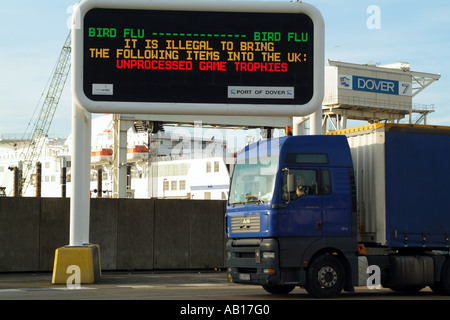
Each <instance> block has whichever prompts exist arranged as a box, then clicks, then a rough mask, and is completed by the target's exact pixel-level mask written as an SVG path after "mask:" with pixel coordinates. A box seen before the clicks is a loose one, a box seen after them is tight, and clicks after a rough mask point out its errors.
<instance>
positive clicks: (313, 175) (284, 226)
mask: <svg viewBox="0 0 450 320" xmlns="http://www.w3.org/2000/svg"><path fill="white" fill-rule="evenodd" d="M319 173H320V170H315V169H288V170H284V174H283V186H282V195H281V199H282V200H283V201H284V202H285V203H286V208H282V209H280V210H279V211H278V234H279V235H280V236H316V237H320V236H322V223H323V222H322V221H323V218H322V196H321V195H320V190H319V189H320V188H319V177H318V175H319ZM289 184H290V186H289Z"/></svg>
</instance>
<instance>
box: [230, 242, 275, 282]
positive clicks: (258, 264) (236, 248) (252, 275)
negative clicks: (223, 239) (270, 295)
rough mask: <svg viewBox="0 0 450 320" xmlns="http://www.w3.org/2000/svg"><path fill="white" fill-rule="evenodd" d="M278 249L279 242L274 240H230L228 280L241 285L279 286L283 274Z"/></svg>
mask: <svg viewBox="0 0 450 320" xmlns="http://www.w3.org/2000/svg"><path fill="white" fill-rule="evenodd" d="M278 249H279V245H278V240H277V239H272V238H264V239H256V238H252V239H233V240H228V242H227V245H226V251H227V259H226V265H227V277H228V280H229V281H230V282H234V283H241V284H261V285H271V284H279V283H280V281H281V274H280V268H279V257H278V256H277V255H278V253H279V250H278Z"/></svg>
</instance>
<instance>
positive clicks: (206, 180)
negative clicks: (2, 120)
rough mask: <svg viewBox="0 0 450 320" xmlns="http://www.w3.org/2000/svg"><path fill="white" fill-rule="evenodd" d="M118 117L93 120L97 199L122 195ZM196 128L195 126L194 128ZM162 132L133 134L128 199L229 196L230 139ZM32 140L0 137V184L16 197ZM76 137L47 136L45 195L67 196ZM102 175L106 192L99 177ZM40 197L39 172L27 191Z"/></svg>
mask: <svg viewBox="0 0 450 320" xmlns="http://www.w3.org/2000/svg"><path fill="white" fill-rule="evenodd" d="M113 124H114V122H113V116H112V115H104V116H100V117H98V118H96V119H93V121H92V146H91V175H90V176H91V185H90V190H89V191H90V193H91V197H99V196H101V197H111V198H112V197H116V196H117V195H115V194H114V192H113V190H114V188H113V185H114V183H115V181H114V179H115V177H114V157H115V153H114V150H115V148H114V128H113ZM191 129H192V128H191ZM170 131H171V132H170V133H169V132H164V131H160V132H158V133H156V134H151V133H147V132H137V131H136V130H135V128H134V127H132V128H130V129H129V130H128V132H127V143H128V146H127V167H128V171H127V197H130V198H185V199H226V198H227V196H228V188H229V180H230V168H231V167H232V165H233V164H234V160H235V159H234V156H233V154H228V153H227V148H226V143H225V142H224V141H223V140H222V139H221V137H220V139H216V138H215V137H214V136H207V137H206V136H205V137H203V136H202V134H200V135H198V134H197V135H195V134H191V132H190V131H192V130H188V129H187V128H186V127H180V128H172V130H170ZM29 143H30V140H27V139H21V138H18V137H17V135H14V136H12V135H3V136H2V137H1V139H0V186H2V187H5V193H6V195H7V196H13V194H14V192H13V190H14V172H13V170H9V169H8V168H11V169H12V168H13V167H19V168H20V167H21V155H23V153H24V150H26V148H27V146H28V145H29ZM70 148H71V136H69V137H68V138H67V139H65V140H64V139H51V138H46V141H45V147H44V150H43V151H42V153H41V156H40V158H39V162H41V164H42V178H41V183H42V184H41V186H42V187H41V196H42V197H60V196H61V195H62V188H63V186H62V175H61V172H63V168H64V167H65V170H66V194H67V196H70V190H71V156H70V155H71V152H70ZM99 173H100V174H101V195H100V194H99V192H98V191H99V189H100V188H99V187H100V186H99V185H98V181H99V179H98V178H99V177H98V174H99ZM35 195H36V173H34V174H33V175H32V179H31V183H30V184H29V186H28V187H27V188H26V190H23V196H35Z"/></svg>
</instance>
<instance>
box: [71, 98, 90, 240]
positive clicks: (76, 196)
mask: <svg viewBox="0 0 450 320" xmlns="http://www.w3.org/2000/svg"><path fill="white" fill-rule="evenodd" d="M90 128H91V115H90V114H88V113H87V112H86V111H85V110H84V109H83V108H81V107H80V106H78V105H77V104H75V103H74V104H73V106H72V170H71V171H72V173H71V179H72V180H71V181H72V196H71V199H70V237H69V246H72V247H73V246H82V245H83V242H84V240H85V235H84V230H85V229H86V220H88V218H89V187H88V188H87V189H86V185H89V174H90V164H89V162H90V159H87V156H90V145H91V144H90V133H91V129H90ZM88 138H89V143H88V144H87V143H86V142H87V140H88ZM87 166H89V167H87ZM86 182H87V183H86ZM86 217H87V218H86ZM88 223H89V222H88V221H87V230H86V232H89V224H88Z"/></svg>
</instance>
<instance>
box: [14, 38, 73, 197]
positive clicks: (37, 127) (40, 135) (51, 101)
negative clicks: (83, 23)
mask: <svg viewBox="0 0 450 320" xmlns="http://www.w3.org/2000/svg"><path fill="white" fill-rule="evenodd" d="M71 50H72V48H71V33H70V32H69V35H68V36H67V38H66V41H65V42H64V45H63V47H62V49H61V53H60V55H59V57H58V60H57V62H56V65H55V68H54V70H53V75H52V78H51V81H50V84H49V87H48V91H47V94H46V96H45V99H44V102H43V104H42V107H41V110H40V112H39V115H38V117H37V119H36V121H35V123H34V125H33V128H32V134H31V139H30V144H29V146H28V148H27V149H26V152H25V153H24V154H22V156H21V157H20V158H21V159H23V164H22V165H23V169H22V170H23V172H22V190H21V191H20V192H19V193H20V194H23V193H25V191H26V189H27V188H28V186H29V185H30V181H31V174H32V172H33V170H34V168H35V167H36V162H37V160H38V159H39V157H40V155H41V152H42V149H43V147H44V144H45V139H46V137H47V135H48V131H49V129H50V125H51V123H52V121H53V116H54V114H55V111H56V108H57V106H58V103H59V99H60V98H61V94H62V92H63V90H64V85H65V83H66V80H67V76H68V75H69V72H70V62H71V59H70V57H71Z"/></svg>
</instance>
